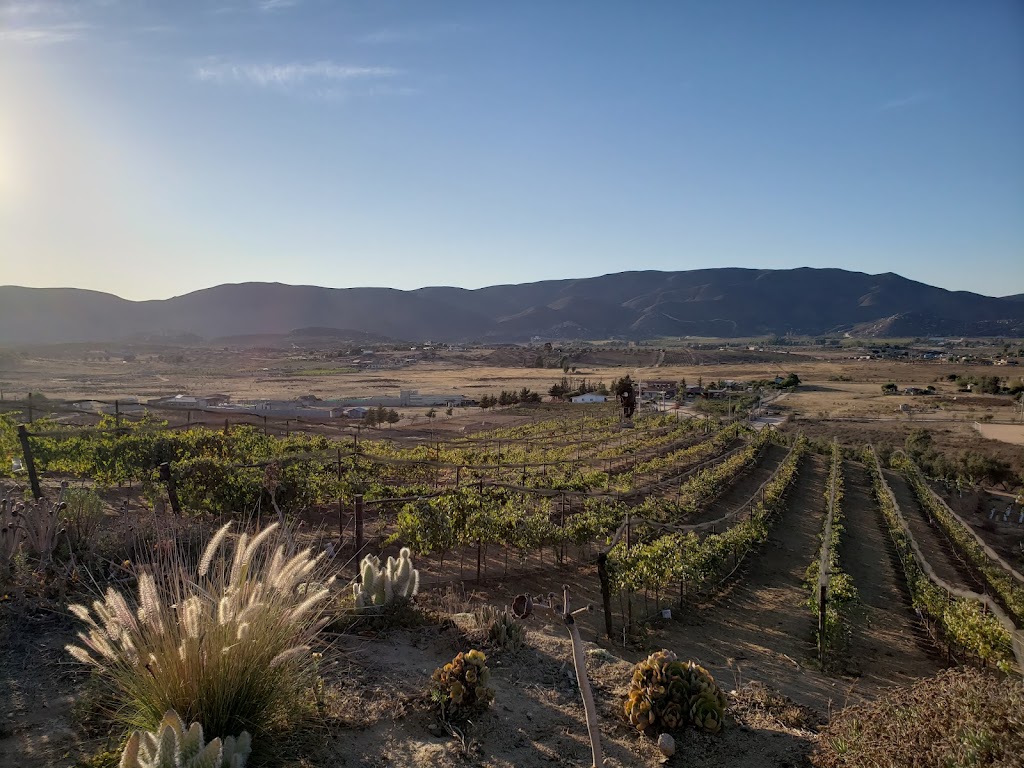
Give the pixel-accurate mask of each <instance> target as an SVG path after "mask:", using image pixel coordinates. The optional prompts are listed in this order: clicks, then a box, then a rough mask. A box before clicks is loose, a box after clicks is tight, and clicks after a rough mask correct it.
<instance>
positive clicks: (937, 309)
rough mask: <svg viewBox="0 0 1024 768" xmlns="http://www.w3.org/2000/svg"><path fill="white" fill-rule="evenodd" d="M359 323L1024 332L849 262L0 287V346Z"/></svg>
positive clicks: (457, 330) (960, 300) (1001, 308)
mask: <svg viewBox="0 0 1024 768" xmlns="http://www.w3.org/2000/svg"><path fill="white" fill-rule="evenodd" d="M310 328H317V329H337V328H345V329H350V330H349V331H348V332H347V333H349V334H352V333H353V332H358V333H362V334H367V335H368V336H380V337H388V338H398V339H409V340H425V339H432V340H435V341H520V340H524V339H529V338H530V337H533V336H540V337H544V338H608V337H612V336H619V337H626V338H652V337H658V336H719V337H729V336H762V335H766V334H785V333H794V334H821V333H829V332H842V331H847V330H856V331H857V332H858V333H863V334H867V335H877V336H917V335H929V336H935V335H958V336H963V335H968V336H980V335H1000V336H1014V335H1024V302H1019V301H1012V300H1007V299H1000V298H991V297H987V296H980V295H978V294H974V293H967V292H964V291H955V292H954V291H947V290H944V289H942V288H936V287H933V286H929V285H926V284H924V283H919V282H915V281H913V280H908V279H906V278H904V277H901V276H899V275H896V274H893V273H885V274H881V275H868V274H865V273H862V272H850V271H845V270H840V269H809V268H802V269H791V270H756V269H734V268H719V269H702V270H690V271H684V272H656V271H644V272H623V273H618V274H612V275H604V276H602V277H592V278H584V279H579V280H549V281H544V282H537V283H524V284H519V285H495V286H490V287H487V288H480V289H477V290H467V289H463V288H451V287H430V288H420V289H418V290H413V291H399V290H395V289H390V288H344V289H338V288H322V287H317V286H293V285H283V284H280V283H242V284H235V285H220V286H216V287H213V288H207V289H204V290H200V291H195V292H193V293H189V294H186V295H184V296H178V297H175V298H171V299H166V300H162V301H142V302H133V301H127V300H125V299H121V298H119V297H117V296H112V295H110V294H104V293H99V292H96V291H87V290H80V289H74V288H22V287H17V286H3V287H0V343H2V344H29V343H55V342H72V341H105V340H116V339H121V338H126V337H128V336H131V335H135V336H137V335H139V334H161V335H168V334H179V335H180V334H195V335H198V336H202V337H204V338H213V337H238V336H252V335H265V334H287V333H289V332H292V331H294V329H310Z"/></svg>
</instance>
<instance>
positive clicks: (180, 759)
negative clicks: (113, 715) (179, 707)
mask: <svg viewBox="0 0 1024 768" xmlns="http://www.w3.org/2000/svg"><path fill="white" fill-rule="evenodd" d="M251 751H252V743H251V740H250V738H249V734H248V733H247V732H244V731H243V732H242V735H241V736H239V737H238V738H237V739H236V738H235V737H234V736H228V737H227V738H226V739H224V740H223V741H221V740H220V739H213V740H212V741H211V742H210V743H209V744H206V743H205V742H204V740H203V727H202V726H201V725H200V724H199V723H192V725H191V727H189V729H188V730H187V731H186V730H185V724H184V723H183V722H182V720H181V718H180V717H179V716H178V713H177V712H175V711H174V710H173V709H172V710H170V711H168V712H167V714H166V715H164V719H163V720H161V721H160V727H159V728H158V729H157V730H156V732H155V733H149V732H146V731H135V732H134V733H133V734H132V735H131V736H130V737H129V739H128V743H127V744H126V745H125V748H124V753H123V754H122V755H121V763H120V768H244V766H245V761H246V760H247V759H248V758H249V753H250V752H251Z"/></svg>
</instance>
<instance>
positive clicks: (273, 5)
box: [256, 0, 299, 11]
mask: <svg viewBox="0 0 1024 768" xmlns="http://www.w3.org/2000/svg"><path fill="white" fill-rule="evenodd" d="M298 4H299V0H259V2H257V3H256V7H257V8H259V9H260V10H261V11H281V10H284V9H285V8H293V7H295V6H296V5H298Z"/></svg>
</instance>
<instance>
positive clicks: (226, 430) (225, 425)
mask: <svg viewBox="0 0 1024 768" xmlns="http://www.w3.org/2000/svg"><path fill="white" fill-rule="evenodd" d="M224 434H225V435H226V434H228V420H227V419H224Z"/></svg>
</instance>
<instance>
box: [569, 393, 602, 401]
mask: <svg viewBox="0 0 1024 768" xmlns="http://www.w3.org/2000/svg"><path fill="white" fill-rule="evenodd" d="M607 400H608V398H607V396H605V395H599V394H597V393H596V392H587V393H586V394H583V395H576V397H574V398H572V401H573V402H574V403H603V402H605V401H607Z"/></svg>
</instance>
